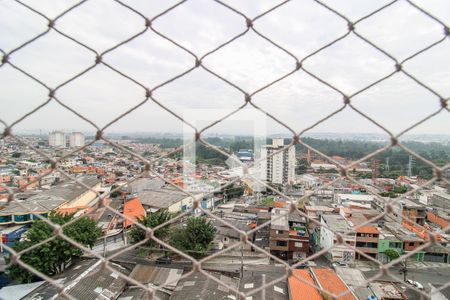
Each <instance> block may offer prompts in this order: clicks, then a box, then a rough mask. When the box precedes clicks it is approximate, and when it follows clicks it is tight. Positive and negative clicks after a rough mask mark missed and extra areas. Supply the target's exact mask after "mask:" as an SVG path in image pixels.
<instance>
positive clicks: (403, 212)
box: [393, 199, 427, 225]
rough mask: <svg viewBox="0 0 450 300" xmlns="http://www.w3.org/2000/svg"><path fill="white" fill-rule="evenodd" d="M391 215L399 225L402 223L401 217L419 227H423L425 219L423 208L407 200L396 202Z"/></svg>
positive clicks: (425, 212) (425, 214)
mask: <svg viewBox="0 0 450 300" xmlns="http://www.w3.org/2000/svg"><path fill="white" fill-rule="evenodd" d="M393 214H394V216H396V217H397V222H399V223H402V222H403V218H402V216H403V217H404V218H407V219H409V220H411V221H412V222H414V223H417V224H419V225H424V224H425V219H426V217H427V211H426V209H425V206H423V205H421V204H417V203H415V202H413V201H411V200H408V199H402V200H401V201H399V202H396V203H395V205H394V210H393Z"/></svg>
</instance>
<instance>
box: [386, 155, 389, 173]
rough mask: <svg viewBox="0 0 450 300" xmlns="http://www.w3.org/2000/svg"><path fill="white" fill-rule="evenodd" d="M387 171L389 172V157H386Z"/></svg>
mask: <svg viewBox="0 0 450 300" xmlns="http://www.w3.org/2000/svg"><path fill="white" fill-rule="evenodd" d="M386 171H389V156H388V157H386Z"/></svg>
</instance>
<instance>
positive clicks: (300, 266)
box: [295, 262, 309, 269]
mask: <svg viewBox="0 0 450 300" xmlns="http://www.w3.org/2000/svg"><path fill="white" fill-rule="evenodd" d="M308 267H309V264H308V262H304V263H301V264H299V265H298V266H296V267H295V268H296V269H306V268H308Z"/></svg>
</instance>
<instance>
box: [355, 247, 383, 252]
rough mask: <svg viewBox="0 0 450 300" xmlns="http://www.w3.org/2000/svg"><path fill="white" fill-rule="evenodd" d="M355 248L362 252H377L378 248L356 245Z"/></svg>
mask: <svg viewBox="0 0 450 300" xmlns="http://www.w3.org/2000/svg"><path fill="white" fill-rule="evenodd" d="M356 249H358V250H359V251H362V252H364V253H378V248H369V247H356Z"/></svg>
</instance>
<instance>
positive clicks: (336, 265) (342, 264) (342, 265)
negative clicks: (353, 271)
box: [331, 261, 348, 268]
mask: <svg viewBox="0 0 450 300" xmlns="http://www.w3.org/2000/svg"><path fill="white" fill-rule="evenodd" d="M331 266H332V267H333V268H337V267H344V268H348V265H347V264H346V263H344V262H341V261H338V262H334V263H332V264H331Z"/></svg>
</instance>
